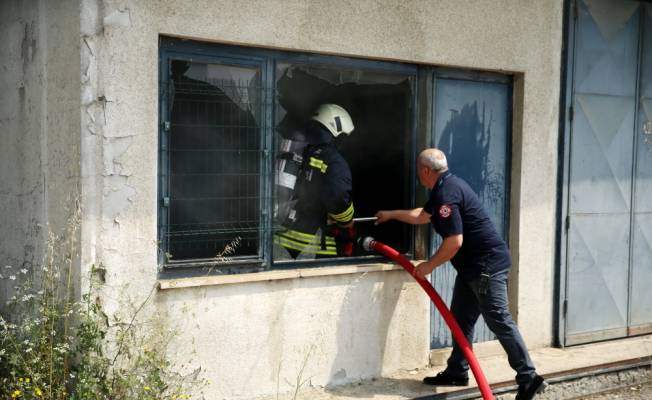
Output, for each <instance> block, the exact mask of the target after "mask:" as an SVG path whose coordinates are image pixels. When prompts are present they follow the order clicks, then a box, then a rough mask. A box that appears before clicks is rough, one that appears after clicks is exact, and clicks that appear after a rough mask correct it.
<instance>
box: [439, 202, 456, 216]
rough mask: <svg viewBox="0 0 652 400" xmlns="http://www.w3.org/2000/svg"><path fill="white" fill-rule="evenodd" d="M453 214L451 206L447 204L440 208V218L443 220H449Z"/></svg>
mask: <svg viewBox="0 0 652 400" xmlns="http://www.w3.org/2000/svg"><path fill="white" fill-rule="evenodd" d="M452 213H453V210H451V208H450V206H449V205H447V204H442V206H441V207H439V216H440V217H442V218H448V217H450V216H451V214H452Z"/></svg>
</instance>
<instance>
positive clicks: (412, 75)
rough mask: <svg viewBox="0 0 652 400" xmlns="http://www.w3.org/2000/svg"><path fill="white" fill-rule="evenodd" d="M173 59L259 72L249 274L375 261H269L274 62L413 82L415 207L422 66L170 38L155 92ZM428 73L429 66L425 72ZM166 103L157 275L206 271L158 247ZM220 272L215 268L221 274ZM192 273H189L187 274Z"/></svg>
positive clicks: (162, 144) (162, 137)
mask: <svg viewBox="0 0 652 400" xmlns="http://www.w3.org/2000/svg"><path fill="white" fill-rule="evenodd" d="M172 59H184V60H188V61H200V62H209V63H213V64H216V63H217V64H219V63H223V64H225V65H233V66H242V67H252V66H255V67H260V69H261V84H262V86H263V88H264V89H263V90H264V93H265V100H264V102H263V110H262V112H263V113H264V118H262V119H261V121H264V124H263V126H262V129H261V135H262V137H261V144H263V148H262V150H263V152H264V154H265V155H264V157H263V159H262V160H261V163H262V165H261V199H262V203H261V231H262V237H261V244H260V247H261V249H260V250H259V253H260V254H259V256H260V257H259V259H258V260H248V261H244V262H243V263H246V264H253V271H259V270H261V269H264V270H270V269H287V268H299V267H307V266H309V267H322V266H333V265H346V264H349V265H350V264H352V263H355V264H363V263H370V262H377V261H378V259H379V258H380V257H376V256H369V257H355V258H345V259H343V258H335V259H319V260H310V261H309V262H305V261H292V262H279V261H277V262H275V261H274V260H273V257H272V237H271V233H272V232H271V231H272V210H273V201H274V200H273V196H272V194H273V173H274V165H273V157H272V154H271V153H272V152H273V149H274V143H273V140H274V135H273V122H274V121H273V119H274V116H275V111H276V110H275V107H276V101H275V98H274V93H275V92H276V76H275V74H276V67H277V64H278V63H291V64H299V65H310V66H320V67H326V68H329V67H330V68H348V69H363V70H365V71H369V72H387V73H394V74H404V75H407V77H408V78H409V79H410V80H411V89H412V96H411V97H412V99H411V106H412V110H411V120H410V122H411V129H410V130H411V132H410V138H409V140H410V145H409V146H408V151H409V152H410V154H409V155H408V159H409V164H410V166H409V170H408V171H407V173H408V180H409V183H408V185H407V186H406V190H408V198H409V202H410V205H411V206H413V205H414V201H415V192H414V191H413V190H411V187H412V184H411V182H414V181H415V179H416V175H415V174H416V171H415V168H414V166H413V164H414V162H415V159H416V155H415V151H416V137H417V130H418V128H419V127H418V126H417V122H418V121H417V116H418V112H419V108H418V106H419V101H418V74H419V73H420V71H421V70H422V69H423V68H424V67H420V66H417V65H416V64H408V63H402V62H389V61H379V60H370V59H362V58H353V57H347V56H337V55H323V54H308V53H300V52H289V51H280V50H271V49H263V48H256V47H241V46H236V45H228V44H218V43H205V42H197V41H194V40H186V39H180V38H174V37H169V36H160V37H159V90H160V88H161V87H164V85H165V86H168V85H169V83H170V79H169V74H170V71H169V67H168V66H169V62H170V60H172ZM425 68H426V69H430V67H425ZM168 108H169V107H168V99H167V96H165V95H163V94H162V93H160V92H159V118H160V121H159V135H158V138H159V146H158V152H159V156H158V193H157V201H158V202H159V204H158V207H157V210H158V227H157V232H158V240H159V243H160V246H161V248H159V252H158V253H159V254H158V264H159V270H160V271H162V270H163V269H168V270H172V269H174V270H177V271H178V269H180V268H186V269H187V268H188V267H190V268H195V269H196V268H198V267H205V266H207V265H209V264H210V263H209V262H207V261H206V260H204V261H202V260H195V259H191V260H181V261H176V262H174V263H170V262H166V260H165V252H166V251H167V249H168V248H169V247H168V243H161V242H160V241H161V240H163V238H164V237H165V234H164V233H165V232H163V230H164V227H165V225H166V222H167V221H168V220H169V216H168V211H167V210H166V207H164V204H163V199H164V197H167V196H166V194H167V193H169V190H170V187H169V174H168V172H169V157H167V154H166V152H165V151H164V150H166V149H167V145H166V143H167V141H168V139H169V138H168V136H167V133H166V121H169V115H168ZM409 236H410V237H409V241H410V243H409V248H410V249H411V251H412V253H414V247H415V235H414V229H413V230H412V231H411V233H410V235H409ZM231 266H234V264H233V263H228V264H225V265H224V266H223V267H222V266H221V267H219V268H224V267H227V268H228V267H231ZM219 268H215V269H216V270H219ZM245 272H252V268H249V269H246V268H243V269H242V271H241V273H245ZM189 273H192V271H189Z"/></svg>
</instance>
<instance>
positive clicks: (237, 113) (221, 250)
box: [161, 61, 265, 263]
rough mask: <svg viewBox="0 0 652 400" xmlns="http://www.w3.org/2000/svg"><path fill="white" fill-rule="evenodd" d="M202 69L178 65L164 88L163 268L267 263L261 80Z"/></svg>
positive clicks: (253, 72) (252, 72)
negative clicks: (191, 263)
mask: <svg viewBox="0 0 652 400" xmlns="http://www.w3.org/2000/svg"><path fill="white" fill-rule="evenodd" d="M175 63H177V65H176V68H175ZM178 63H184V65H182V66H181V67H179V66H178ZM195 67H197V68H195ZM201 67H204V69H205V65H203V66H202V65H198V64H194V63H188V62H182V61H172V68H171V70H172V73H171V77H170V79H169V81H168V83H167V85H164V86H165V87H164V89H163V91H164V92H165V93H164V95H165V96H167V107H168V112H167V115H168V117H169V121H167V123H166V126H165V128H164V129H165V133H166V134H165V135H163V138H162V141H163V143H162V146H161V151H162V157H161V160H162V163H163V164H164V165H163V169H164V170H165V171H166V173H165V174H164V176H162V181H163V182H162V187H163V188H164V193H163V196H164V197H163V203H164V204H163V207H162V210H163V211H162V214H163V216H162V218H161V235H162V241H164V249H165V252H164V258H165V259H164V262H165V263H174V262H176V261H181V260H186V261H188V260H193V261H198V262H202V261H203V262H206V261H210V260H216V259H217V260H220V261H224V260H225V259H226V260H228V261H229V262H237V261H244V262H251V260H252V259H260V258H261V257H262V250H261V249H262V241H263V240H262V234H263V232H262V231H263V226H264V223H263V221H261V207H263V204H264V202H265V200H264V193H263V187H264V186H263V180H264V179H265V177H264V176H263V175H264V174H263V171H264V167H263V159H264V157H263V147H264V146H263V140H262V123H261V121H262V118H263V112H262V110H263V101H264V98H265V96H264V91H263V88H262V85H261V79H260V73H259V72H258V71H256V70H255V69H249V70H247V71H245V72H248V73H249V74H248V75H250V76H249V78H248V79H246V80H236V79H212V78H210V77H209V76H207V75H209V74H202V73H200V72H201ZM218 67H219V66H218ZM179 68H181V71H179ZM186 68H187V69H188V72H185V73H184V72H183V69H186ZM193 68H194V69H196V70H200V72H195V73H194V74H193ZM227 68H228V67H227ZM197 75H198V76H197Z"/></svg>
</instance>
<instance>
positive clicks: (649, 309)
mask: <svg viewBox="0 0 652 400" xmlns="http://www.w3.org/2000/svg"><path fill="white" fill-rule="evenodd" d="M645 9H646V7H643V6H641V3H640V2H636V1H626V0H623V1H615V0H614V1H602V0H600V1H597V0H578V1H576V2H574V3H573V8H572V10H573V13H574V15H575V18H574V30H573V31H572V35H573V38H574V40H573V41H572V45H573V46H572V51H571V55H572V58H571V59H572V69H571V71H572V77H571V96H570V104H571V106H572V107H571V109H570V110H571V112H570V113H569V116H570V118H571V122H570V130H569V134H570V139H569V141H568V143H569V152H568V190H567V193H568V198H567V204H566V218H567V220H566V224H565V225H566V253H565V255H566V273H565V276H564V278H565V281H564V284H565V287H564V289H565V303H564V307H563V310H562V313H564V314H563V315H564V316H565V318H564V319H563V326H564V329H563V335H564V336H563V340H564V344H566V345H572V344H578V343H586V342H591V341H597V340H604V339H609V338H617V337H624V336H627V335H629V334H631V333H632V328H633V325H636V329H638V330H639V331H641V330H642V329H647V328H649V326H650V322H652V297H651V296H650V294H648V293H647V291H646V286H647V282H649V281H650V279H652V272H651V271H650V255H651V253H650V243H652V241H651V240H650V239H652V236H651V235H650V234H652V226H651V225H652V224H651V222H652V219H651V218H650V214H651V213H650V212H651V211H652V208H651V205H650V201H649V195H650V194H652V190H651V188H650V186H651V185H650V175H651V174H650V167H651V166H652V162H651V161H650V153H649V152H648V151H647V149H646V144H645V139H646V137H647V136H646V135H645V126H644V125H645V121H647V119H646V117H645V116H644V109H645V104H646V98H645V96H648V97H647V99H649V96H650V88H649V87H645V86H642V85H641V83H643V84H646V85H647V86H649V82H650V77H651V76H650V71H649V69H650V65H652V64H650V63H649V61H647V67H643V68H642V65H643V64H642V63H641V60H642V58H641V54H644V55H645V54H646V53H647V56H645V57H644V58H643V59H647V60H649V50H645V49H643V51H642V48H641V47H640V45H641V38H642V34H641V32H642V29H643V27H644V23H645V21H646V20H649V6H648V7H647V12H648V14H644V13H643V11H644V10H645ZM647 25H648V27H649V26H650V25H649V23H648V24H647ZM647 29H648V33H646V35H648V37H649V28H647ZM648 42H649V40H648ZM648 47H649V45H648ZM645 68H647V71H646V70H645ZM639 73H640V77H641V78H642V79H641V80H639ZM646 81H647V83H645V82H646ZM639 91H640V92H641V95H642V99H641V101H639V96H638V92H639ZM646 93H647V94H646ZM646 199H647V200H646ZM646 327H647V328H646ZM648 330H649V329H648Z"/></svg>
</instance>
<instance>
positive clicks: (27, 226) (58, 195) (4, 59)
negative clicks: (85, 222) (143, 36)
mask: <svg viewBox="0 0 652 400" xmlns="http://www.w3.org/2000/svg"><path fill="white" fill-rule="evenodd" d="M0 37H2V38H3V40H2V45H0V71H1V75H0V96H1V97H0V238H2V239H1V240H0V265H1V266H2V267H3V268H4V266H5V265H10V266H13V267H14V268H26V269H28V270H30V269H32V267H34V266H36V265H40V263H41V262H42V253H43V251H44V249H45V246H44V243H45V240H46V238H47V236H48V232H52V233H54V234H56V235H61V234H62V233H64V231H65V230H66V225H67V224H68V222H69V221H70V219H71V216H72V213H73V210H74V204H75V200H76V199H79V197H80V193H79V191H80V185H79V174H80V172H79V141H80V132H79V126H80V114H79V92H80V90H79V87H80V84H79V4H78V2H76V1H61V2H57V4H56V5H54V4H53V2H48V1H20V0H12V1H3V2H0ZM3 282H6V281H2V280H0V304H4V301H1V300H2V298H3V297H6V296H7V294H8V293H7V291H5V290H3V287H2V286H3ZM5 289H6V288H5Z"/></svg>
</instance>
